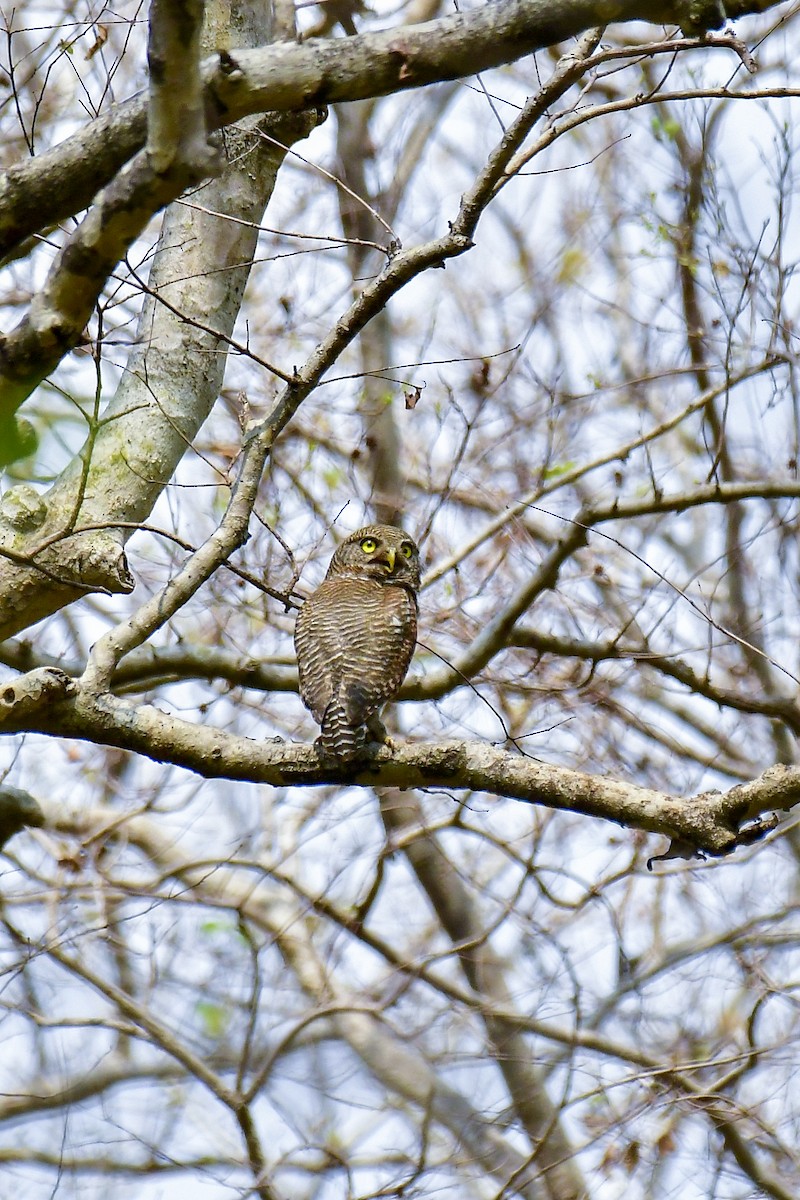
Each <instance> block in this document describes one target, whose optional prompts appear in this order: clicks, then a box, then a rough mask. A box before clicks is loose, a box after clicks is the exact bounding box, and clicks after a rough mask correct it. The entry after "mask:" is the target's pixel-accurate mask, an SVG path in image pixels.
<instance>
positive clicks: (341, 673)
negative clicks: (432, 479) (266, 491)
mask: <svg viewBox="0 0 800 1200" xmlns="http://www.w3.org/2000/svg"><path fill="white" fill-rule="evenodd" d="M419 573H420V564H419V550H418V548H417V545H416V543H415V542H413V541H412V539H411V538H410V537H409V536H408V534H406V533H404V532H403V530H402V529H397V528H395V526H394V525H368V526H366V528H365V529H359V530H358V531H357V532H356V533H353V534H351V535H350V537H349V538H347V539H346V541H344V542H342V544H341V546H339V548H338V550H337V551H336V553H335V554H334V556H333V558H332V559H331V564H330V566H329V567H328V574H327V575H326V577H325V579H324V581H323V582H322V583H321V584H320V586H319V587H318V588H317V590H316V591H315V592H314V593H313V595H311V596H309V598H308V600H306V602H305V604H304V605H303V607H302V608H301V610H300V615H299V616H298V618H297V625H296V626H295V632H294V644H295V648H296V650H297V666H298V669H299V672H300V695H301V696H302V698H303V703H304V704H305V706H306V708H309V709H311V712H312V713H313V714H314V718H315V720H317V721H318V722H319V724H320V726H321V732H320V738H319V744H320V745H321V748H322V750H323V751H324V752H325V753H326V754H328V755H331V756H332V757H333V758H338V759H339V760H341V761H343V762H349V761H350V760H351V759H353V758H355V757H356V756H357V755H358V753H359V751H360V749H361V748H362V746H363V745H364V744H365V742H366V740H367V736H366V735H367V728H369V729H370V731H371V732H372V733H373V735H376V736H380V735H381V732H382V727H381V725H380V722H379V721H378V720H377V714H378V711H379V709H380V708H381V706H382V705H384V704H385V703H386V701H387V700H391V698H392V697H393V696H395V695H396V694H397V692H398V690H399V688H400V685H401V683H402V682H403V679H404V678H405V674H406V671H407V670H408V664H409V663H410V662H411V655H412V654H413V652H414V643H415V642H416V638H417V589H418V588H419Z"/></svg>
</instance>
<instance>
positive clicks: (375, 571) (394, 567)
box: [327, 525, 420, 592]
mask: <svg viewBox="0 0 800 1200" xmlns="http://www.w3.org/2000/svg"><path fill="white" fill-rule="evenodd" d="M347 575H349V576H350V577H351V578H356V579H376V580H377V581H378V582H379V583H389V584H396V585H399V586H400V587H407V588H411V589H412V591H415V592H416V590H417V588H418V587H419V578H420V562H419V547H418V546H417V543H416V542H415V541H414V540H413V538H410V537H409V536H408V534H407V533H406V532H405V531H404V530H403V529H398V528H397V526H396V525H366V526H365V527H364V528H363V529H357V530H356V532H355V533H351V534H350V537H349V538H346V539H345V541H343V542H342V544H341V546H339V548H338V549H337V551H336V553H335V554H334V556H333V558H332V559H331V565H330V566H329V567H328V576H327V577H328V579H337V578H341V577H342V576H347Z"/></svg>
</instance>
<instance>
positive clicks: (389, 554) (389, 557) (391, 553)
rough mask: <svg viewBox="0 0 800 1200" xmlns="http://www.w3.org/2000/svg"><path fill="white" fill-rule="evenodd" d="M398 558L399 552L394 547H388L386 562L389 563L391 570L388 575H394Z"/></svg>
mask: <svg viewBox="0 0 800 1200" xmlns="http://www.w3.org/2000/svg"><path fill="white" fill-rule="evenodd" d="M396 558H397V551H396V550H395V548H394V546H388V547H387V549H386V560H387V562H388V563H389V570H388V571H387V572H386V574H387V575H392V574H393V573H394V560H395V559H396Z"/></svg>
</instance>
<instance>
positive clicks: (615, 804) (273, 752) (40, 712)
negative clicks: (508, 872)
mask: <svg viewBox="0 0 800 1200" xmlns="http://www.w3.org/2000/svg"><path fill="white" fill-rule="evenodd" d="M27 731H30V732H38V733H46V734H51V735H53V736H58V737H73V738H78V739H80V740H83V741H89V742H96V743H99V744H102V745H106V746H117V747H119V748H120V749H124V750H131V751H133V752H135V753H137V754H142V755H144V756H145V757H147V758H151V759H153V760H154V761H155V762H166V763H172V764H174V765H175V766H179V767H184V768H185V769H187V770H189V771H194V772H195V773H196V774H198V775H202V776H204V777H206V778H209V779H212V778H214V779H219V778H224V779H238V780H247V781H250V782H253V783H265V784H270V785H272V786H274V787H291V786H304V787H313V786H320V785H323V784H340V785H341V784H359V785H361V786H369V787H378V786H380V787H398V788H410V787H420V788H429V787H439V788H447V789H450V790H454V791H461V790H467V791H470V792H488V793H489V794H493V795H495V796H505V797H507V798H509V799H513V800H521V801H523V802H524V803H527V804H540V805H545V806H547V807H550V808H555V809H560V810H562V811H564V812H572V813H581V814H583V815H584V816H590V817H600V818H602V819H603V820H606V821H614V822H616V823H617V824H620V825H625V826H628V827H630V828H633V829H642V830H645V831H646V832H648V833H660V834H664V835H665V836H666V837H668V838H670V839H671V840H672V842H673V843H674V844H675V845H676V846H678V847H681V848H689V849H690V850H700V851H705V852H706V853H709V854H715V855H719V854H726V853H728V852H730V851H731V850H733V849H735V848H736V847H737V846H739V845H742V844H744V843H746V842H748V841H752V840H753V839H754V836H755V834H756V833H758V832H766V830H767V826H759V827H757V829H756V830H755V831H753V830H748V829H746V828H744V826H746V825H747V824H748V823H749V822H753V821H757V820H758V818H759V817H760V816H761V815H762V814H764V813H769V812H774V811H775V810H785V809H789V808H791V807H792V806H793V805H795V804H797V803H798V802H800V768H796V767H781V766H774V767H770V768H769V770H767V771H765V772H764V774H763V775H761V776H760V777H759V778H758V779H756V780H754V781H752V782H751V783H747V784H738V785H737V786H736V787H734V788H732V789H731V790H730V791H728V792H724V793H718V792H709V793H703V794H701V795H698V796H692V797H679V796H673V795H670V794H669V793H666V792H659V791H654V790H652V789H650V788H643V787H638V786H637V785H635V784H632V783H625V782H622V781H619V780H616V779H608V778H604V777H602V776H595V775H587V774H584V773H583V772H580V771H571V770H568V769H566V768H564V767H556V766H550V765H547V764H544V763H541V762H538V761H537V760H535V759H532V758H526V757H523V756H522V755H518V754H511V753H509V752H508V751H506V750H501V749H498V748H497V747H495V746H492V745H490V744H488V743H485V742H440V743H436V744H432V745H418V744H414V743H406V744H404V745H400V746H397V747H395V748H394V749H393V750H390V749H389V748H387V747H376V748H375V752H374V754H373V756H372V757H371V758H370V760H369V762H368V763H364V764H363V765H361V764H355V765H354V766H353V767H351V768H349V769H347V768H341V769H338V770H337V769H335V768H333V769H332V768H331V767H330V766H328V765H327V764H325V763H323V761H322V760H321V759H320V757H319V755H318V753H317V750H316V748H315V747H314V746H309V745H302V744H286V743H284V742H282V741H280V740H278V741H269V742H257V741H253V740H251V739H249V738H241V737H235V736H233V735H232V734H228V733H225V732H224V731H223V730H221V729H215V728H212V727H209V726H198V725H193V724H191V722H189V721H184V720H181V719H179V718H177V717H173V716H171V715H170V714H167V713H163V712H160V711H159V710H158V709H156V708H153V707H150V706H148V705H141V706H133V705H130V704H127V703H126V702H124V701H122V700H120V699H118V698H117V697H115V696H112V695H109V694H108V693H102V694H100V695H97V694H95V693H93V692H92V691H90V690H89V689H87V688H85V687H81V686H80V684H78V683H76V681H75V680H73V679H70V678H69V676H67V675H65V674H63V673H61V672H59V671H57V670H54V669H52V668H42V669H40V670H36V671H31V672H30V673H29V674H27V675H23V676H21V677H20V678H19V679H16V680H14V682H13V683H9V684H6V686H5V687H4V688H3V690H2V692H0V732H2V733H22V732H27Z"/></svg>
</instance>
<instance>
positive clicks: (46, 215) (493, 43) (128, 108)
mask: <svg viewBox="0 0 800 1200" xmlns="http://www.w3.org/2000/svg"><path fill="white" fill-rule="evenodd" d="M771 7H774V0H729V2H728V3H727V4H726V6H725V10H726V12H727V15H728V18H729V19H736V18H738V17H741V16H745V15H747V14H749V13H760V12H764V11H765V10H766V9H768V8H771ZM639 20H643V21H651V22H654V23H656V24H668V25H680V26H682V27H683V28H684V29H685V30H687V31H692V32H699V31H702V30H704V29H711V28H716V27H718V26H719V24H720V23H721V18H720V10H719V7H718V6H717V5H715V4H713V3H708V4H703V3H695V2H693V0H674V2H662V0H558V2H557V3H554V2H552V0H509V2H507V3H503V4H489V5H486V6H484V7H482V8H478V9H475V10H473V11H471V12H467V13H456V14H452V15H449V16H447V17H442V18H440V19H438V20H434V21H427V22H424V23H423V24H420V25H416V26H406V27H404V28H402V29H401V30H398V29H389V30H384V31H381V32H379V33H367V34H361V35H357V36H355V37H348V38H336V39H331V40H323V41H310V42H308V43H305V44H302V45H290V44H282V45H279V46H272V47H269V48H263V49H259V50H237V51H235V52H233V53H228V52H223V53H221V54H219V55H215V56H214V57H213V58H211V59H210V60H208V61H207V62H206V63H205V64H204V67H203V79H204V81H205V86H206V99H207V102H208V106H209V110H210V112H209V121H210V124H211V126H212V127H213V126H214V125H216V126H222V125H227V124H231V123H232V122H235V121H237V120H240V119H241V118H242V117H245V116H249V115H252V114H254V113H259V112H269V111H288V110H292V109H300V108H305V107H309V106H316V105H320V104H332V103H337V102H343V101H349V100H362V99H366V98H368V97H373V96H381V95H386V94H388V93H390V92H396V91H401V90H404V89H407V88H413V87H422V86H425V85H427V84H430V83H438V82H442V81H444V80H450V79H458V78H463V77H465V76H468V75H473V74H475V73H476V72H478V71H486V70H488V69H489V68H491V67H496V66H500V65H502V64H504V63H508V62H515V61H516V60H517V59H519V58H522V57H524V56H525V55H527V54H530V53H532V52H533V51H535V50H538V49H542V48H544V47H546V46H551V45H554V44H555V43H558V42H563V41H565V40H566V39H568V38H570V37H573V36H575V35H576V34H578V33H581V32H583V31H584V30H586V29H590V28H592V27H593V26H596V25H603V24H608V23H610V22H626V21H639ZM146 109H147V99H146V97H145V96H144V95H142V96H139V97H137V98H135V99H133V100H131V101H128V102H127V103H125V104H124V105H122V106H121V107H120V108H119V109H115V110H114V111H113V112H112V113H110V114H107V115H104V116H103V117H100V118H98V120H97V121H95V122H93V123H92V124H91V125H89V126H87V128H86V130H85V131H82V132H81V133H79V134H75V135H73V137H71V138H69V139H67V141H65V142H64V143H63V144H62V145H60V146H57V147H56V148H55V149H54V150H52V151H50V152H48V153H46V154H44V155H41V156H40V157H39V158H37V159H34V160H30V161H26V162H23V163H20V164H19V165H18V166H17V167H14V168H13V169H12V170H10V171H9V172H7V174H6V177H5V179H4V180H3V181H2V183H0V259H2V258H4V257H5V256H6V255H7V254H8V253H9V251H10V250H11V249H12V248H13V247H14V246H15V245H17V244H19V242H21V241H23V240H24V239H25V238H26V237H29V236H30V235H31V234H32V233H34V232H36V231H37V230H38V229H42V228H45V227H47V226H49V225H52V224H54V223H55V222H57V221H59V220H63V219H64V218H65V217H67V216H70V215H72V214H73V213H75V212H78V211H80V209H81V208H85V207H86V206H88V204H89V203H90V202H91V200H92V197H93V195H94V193H95V192H96V191H97V189H98V187H100V186H102V185H103V184H105V183H107V182H108V180H109V179H111V178H112V176H113V175H114V174H115V173H116V172H117V171H118V170H119V169H120V167H121V166H122V164H123V163H124V162H125V161H126V160H127V158H129V157H130V155H131V154H132V153H135V151H136V150H138V149H140V148H141V146H142V144H143V141H144V138H145V136H146V129H147V117H146ZM62 180H63V181H64V188H63V189H62V187H61V186H60V185H61V182H62Z"/></svg>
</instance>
